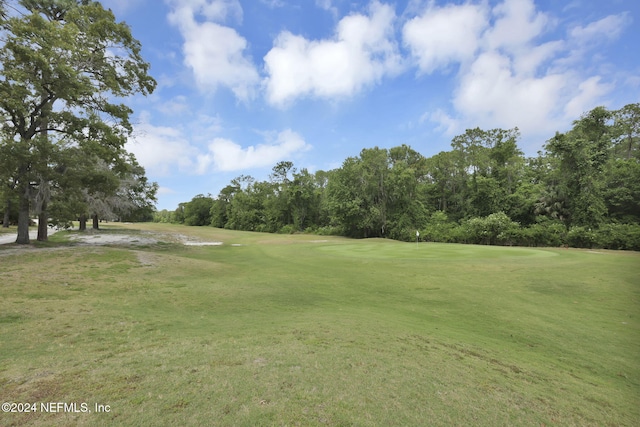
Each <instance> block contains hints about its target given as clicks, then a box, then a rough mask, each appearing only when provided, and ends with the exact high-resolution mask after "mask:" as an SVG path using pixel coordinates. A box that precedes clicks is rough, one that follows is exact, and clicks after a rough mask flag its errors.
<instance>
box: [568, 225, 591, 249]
mask: <svg viewBox="0 0 640 427" xmlns="http://www.w3.org/2000/svg"><path fill="white" fill-rule="evenodd" d="M595 243H596V233H595V232H594V231H592V230H591V228H589V227H578V226H574V227H571V228H570V229H569V231H568V232H567V244H568V245H569V246H571V247H572V248H593V245H594V244H595Z"/></svg>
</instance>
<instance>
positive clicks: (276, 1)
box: [260, 0, 284, 9]
mask: <svg viewBox="0 0 640 427" xmlns="http://www.w3.org/2000/svg"><path fill="white" fill-rule="evenodd" d="M260 3H262V4H264V5H265V6H267V7H268V8H270V9H276V8H278V7H284V1H282V0H260Z"/></svg>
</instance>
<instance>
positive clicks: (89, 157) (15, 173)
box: [0, 0, 157, 243]
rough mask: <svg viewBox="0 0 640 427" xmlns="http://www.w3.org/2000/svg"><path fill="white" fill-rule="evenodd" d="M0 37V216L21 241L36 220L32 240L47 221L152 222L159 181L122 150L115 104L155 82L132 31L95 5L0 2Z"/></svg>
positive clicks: (124, 132)
mask: <svg viewBox="0 0 640 427" xmlns="http://www.w3.org/2000/svg"><path fill="white" fill-rule="evenodd" d="M9 5H10V6H11V10H12V11H13V13H12V14H8V13H2V11H3V10H4V11H6V10H7V8H8V6H9ZM0 35H1V37H2V43H1V45H0V63H1V64H2V67H1V69H0V200H1V201H2V204H1V206H0V212H2V214H3V215H2V217H1V218H2V220H3V225H4V226H5V227H7V226H8V225H9V223H10V222H12V221H15V220H17V223H18V236H17V243H29V233H28V229H29V222H30V217H31V215H33V214H36V215H38V216H39V228H38V240H46V239H47V225H48V224H50V223H51V222H53V223H58V224H68V223H69V222H70V221H71V220H76V219H79V220H80V228H81V229H84V228H86V222H87V220H88V219H92V220H93V227H94V228H97V227H98V221H99V219H101V218H104V219H114V218H120V219H126V218H129V219H150V218H151V216H152V213H153V210H154V203H155V193H156V190H157V184H155V183H150V182H148V180H147V178H146V177H145V171H144V169H143V168H142V166H140V165H139V164H138V163H137V161H136V159H135V158H134V157H133V155H131V154H130V153H127V152H126V151H125V150H124V144H125V142H126V141H127V136H128V135H129V134H130V133H131V130H132V126H131V124H130V122H129V116H130V114H131V113H132V111H131V109H130V108H129V107H128V106H126V105H125V104H122V103H118V100H121V99H124V98H126V97H128V96H131V95H133V94H136V93H140V94H143V95H146V94H149V93H151V92H152V91H153V90H154V88H155V85H156V82H155V81H154V80H153V78H151V77H150V76H149V75H148V73H147V72H148V69H149V64H148V63H146V62H145V61H144V60H143V59H142V57H141V56H140V48H141V47H140V43H139V42H138V41H137V40H135V39H134V38H133V37H132V36H131V32H130V29H129V27H128V26H127V25H126V24H124V23H118V22H116V20H115V17H114V15H113V13H112V12H111V11H110V10H105V9H104V8H103V7H102V5H101V4H100V3H99V2H97V1H90V0H20V1H13V2H5V1H2V2H0Z"/></svg>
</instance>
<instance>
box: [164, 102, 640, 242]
mask: <svg viewBox="0 0 640 427" xmlns="http://www.w3.org/2000/svg"><path fill="white" fill-rule="evenodd" d="M519 138H520V134H519V131H518V129H517V128H515V129H508V130H504V129H493V130H482V129H478V128H476V129H469V130H467V131H466V132H465V133H464V134H462V135H458V136H456V137H454V138H453V140H452V143H451V150H449V151H443V152H440V153H438V154H436V155H434V156H432V157H428V158H427V157H424V156H422V155H421V154H420V153H418V152H417V151H415V150H413V149H412V148H411V147H409V146H407V145H401V146H398V147H393V148H390V149H384V148H378V147H374V148H367V149H363V150H362V151H361V152H360V155H359V156H355V157H349V158H347V159H346V160H345V161H344V162H343V163H342V166H341V167H339V168H337V169H334V170H331V171H317V172H315V173H311V172H309V171H308V170H307V169H304V168H303V169H300V170H298V169H297V168H295V167H294V165H293V163H292V162H289V161H283V162H280V163H278V164H277V165H276V166H275V167H274V168H273V170H272V174H271V175H270V177H269V179H268V180H266V181H257V180H255V179H254V178H252V177H251V176H244V175H243V176H239V177H237V178H235V179H233V180H232V181H231V182H230V183H229V185H227V186H226V187H224V188H223V189H222V190H221V191H220V193H219V194H218V195H217V196H215V197H212V196H211V195H202V194H199V195H197V196H195V197H194V198H193V199H192V200H191V201H189V202H184V203H180V204H179V206H178V208H177V209H175V210H174V211H168V210H163V211H160V212H156V213H155V214H154V221H157V222H174V223H181V224H186V225H194V226H202V225H211V226H214V227H220V228H227V229H233V230H251V231H264V232H279V233H293V232H310V233H317V234H335V235H343V236H349V237H356V238H367V237H385V238H391V239H397V240H404V241H415V239H416V232H419V234H420V238H421V239H423V240H428V241H437V242H460V243H476V244H498V245H525V246H561V245H568V246H574V247H604V248H612V249H632V250H640V147H639V144H640V140H639V138H640V104H630V105H626V106H625V107H623V108H621V109H619V110H608V109H606V108H604V107H597V108H594V109H593V110H591V111H589V112H587V113H585V114H583V115H582V116H581V117H580V118H579V119H578V120H575V121H574V122H573V127H572V129H571V130H569V131H568V132H565V133H556V134H555V135H554V136H553V137H552V138H550V139H549V140H548V141H547V142H546V144H545V145H544V148H543V151H541V152H538V155H537V156H536V157H525V156H524V154H523V152H522V151H521V150H520V149H519V148H518V140H519Z"/></svg>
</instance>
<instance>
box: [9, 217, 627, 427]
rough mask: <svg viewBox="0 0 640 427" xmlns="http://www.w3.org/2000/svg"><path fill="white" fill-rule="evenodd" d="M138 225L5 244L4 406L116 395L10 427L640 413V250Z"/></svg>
mask: <svg viewBox="0 0 640 427" xmlns="http://www.w3.org/2000/svg"><path fill="white" fill-rule="evenodd" d="M127 228H128V229H130V230H132V232H135V233H139V234H141V235H144V236H146V234H145V233H146V232H155V233H163V234H165V235H166V238H163V239H162V240H163V242H162V243H160V244H149V245H143V246H130V247H122V246H120V247H118V246H109V247H94V246H69V245H68V244H65V243H58V244H56V243H55V241H58V242H64V241H65V240H66V239H67V237H66V236H65V233H58V234H56V235H55V236H53V237H52V240H54V243H49V244H47V245H46V246H45V247H40V248H38V249H29V250H25V249H22V248H19V249H16V246H15V245H9V246H6V247H0V291H1V292H2V298H1V299H0V402H25V403H26V402H78V404H79V403H81V402H85V403H87V404H88V405H89V409H91V410H92V411H93V410H94V405H95V404H96V403H98V404H103V405H109V407H110V412H108V413H95V412H92V413H73V412H67V413H42V412H37V413H29V414H14V413H0V425H6V426H22V425H28V426H50V425H91V426H94V425H97V426H101V425H102V426H106V425H130V426H139V425H220V426H271V425H277V426H348V425H354V426H383V425H384V426H413V425H415V426H422V425H433V426H450V425H460V426H462V425H465V426H466V425H482V426H501V425H503V426H533V425H535V426H542V425H545V426H552V425H558V426H573V425H575V426H585V425H587V426H591V425H593V426H635V425H640V275H639V273H640V254H638V253H631V252H614V251H600V250H598V251H588V250H572V249H533V248H505V247H484V246H464V245H447V244H433V243H421V244H420V245H416V244H415V243H413V244H411V243H400V242H394V241H389V240H381V239H371V240H349V239H342V238H335V237H321V236H309V235H294V236H288V235H269V234H258V233H246V232H232V231H226V230H218V229H213V228H199V227H181V226H170V225H162V224H135V225H128V226H125V225H122V226H119V227H111V228H108V229H107V230H106V231H104V233H122V232H124V231H125V230H126V229H127ZM133 230H135V231H133ZM172 233H179V234H182V235H185V236H189V237H190V238H194V239H196V238H199V239H200V240H203V241H222V242H224V244H223V245H222V246H204V247H197V246H183V245H181V244H179V243H178V242H177V241H176V239H175V238H171V234H172ZM38 409H39V408H38Z"/></svg>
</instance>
